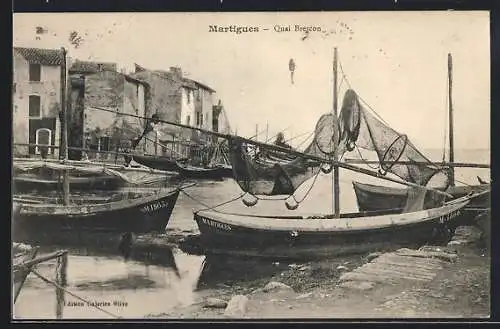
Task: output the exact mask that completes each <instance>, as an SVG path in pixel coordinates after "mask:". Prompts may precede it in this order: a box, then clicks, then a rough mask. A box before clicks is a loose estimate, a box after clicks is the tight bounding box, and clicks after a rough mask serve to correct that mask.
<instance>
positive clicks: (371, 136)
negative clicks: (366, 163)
mask: <svg viewBox="0 0 500 329" xmlns="http://www.w3.org/2000/svg"><path fill="white" fill-rule="evenodd" d="M339 130H340V144H339V153H340V154H341V155H342V154H344V153H345V152H351V151H353V150H354V149H355V148H361V149H364V150H368V151H374V152H375V153H376V154H377V157H378V161H379V173H380V174H381V175H386V174H388V173H391V174H394V175H396V176H398V177H399V178H401V179H403V180H405V181H407V182H410V183H414V184H417V185H420V186H431V185H432V186H431V187H435V188H439V189H443V190H444V189H446V188H447V187H448V176H447V172H446V170H447V169H446V168H443V167H438V166H436V165H434V164H433V163H432V162H431V161H430V160H429V159H427V158H426V157H425V156H424V155H423V154H422V153H421V152H420V151H419V150H418V149H417V148H416V147H415V146H414V145H413V143H412V142H411V141H410V140H409V139H408V136H406V135H405V134H401V133H399V132H397V131H396V130H394V129H392V128H391V127H389V126H388V125H387V124H386V123H385V122H383V121H382V120H381V119H379V118H377V117H376V116H375V115H374V114H372V113H370V112H369V111H367V110H366V109H365V108H364V106H363V105H362V104H361V102H360V98H359V97H358V95H357V94H356V92H355V91H354V90H352V89H348V90H347V91H346V93H345V95H344V99H343V103H342V109H341V111H340V116H339ZM422 191H423V192H422V193H424V192H425V191H426V190H422ZM428 195H429V197H432V198H435V199H436V198H437V199H439V200H437V199H436V202H441V201H442V199H443V198H442V197H441V196H440V195H438V194H437V193H433V192H432V193H428Z"/></svg>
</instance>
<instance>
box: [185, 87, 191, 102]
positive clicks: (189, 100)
mask: <svg viewBox="0 0 500 329" xmlns="http://www.w3.org/2000/svg"><path fill="white" fill-rule="evenodd" d="M186 94H187V103H188V104H190V103H191V90H189V89H187V90H186Z"/></svg>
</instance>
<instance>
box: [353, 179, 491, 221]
mask: <svg viewBox="0 0 500 329" xmlns="http://www.w3.org/2000/svg"><path fill="white" fill-rule="evenodd" d="M352 184H353V187H354V192H355V194H356V199H357V202H358V208H359V210H360V211H376V210H384V209H398V208H399V209H400V208H403V207H404V205H405V203H406V198H407V194H408V190H407V189H403V188H397V187H388V186H380V185H372V184H364V183H359V182H353V183H352ZM490 189H491V186H490V184H480V185H472V186H467V185H463V186H450V187H448V189H446V192H448V193H449V194H451V195H452V196H453V198H460V197H462V196H464V195H467V194H470V193H471V192H474V193H480V192H486V193H481V194H479V195H478V196H476V197H474V198H472V199H471V201H470V203H469V204H468V205H467V207H465V209H464V214H463V215H464V216H466V217H467V219H471V218H474V217H475V216H477V215H478V214H479V213H480V212H482V211H485V210H487V209H488V208H489V207H490V203H491V201H490V198H491V194H490V192H489V190H490ZM429 202H431V201H429ZM464 219H465V218H464Z"/></svg>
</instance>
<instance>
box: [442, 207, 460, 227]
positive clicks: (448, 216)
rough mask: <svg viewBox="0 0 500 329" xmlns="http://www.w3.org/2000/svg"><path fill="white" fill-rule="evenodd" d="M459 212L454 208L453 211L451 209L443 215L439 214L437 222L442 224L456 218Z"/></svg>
mask: <svg viewBox="0 0 500 329" xmlns="http://www.w3.org/2000/svg"><path fill="white" fill-rule="evenodd" d="M460 214H461V212H460V210H455V211H452V212H450V213H449V214H446V215H443V216H440V217H439V222H440V223H441V224H444V223H446V222H448V221H450V220H452V219H453V218H456V217H457V216H459V215H460Z"/></svg>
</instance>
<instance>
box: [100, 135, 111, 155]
mask: <svg viewBox="0 0 500 329" xmlns="http://www.w3.org/2000/svg"><path fill="white" fill-rule="evenodd" d="M98 150H99V151H109V136H101V137H99V144H98Z"/></svg>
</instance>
